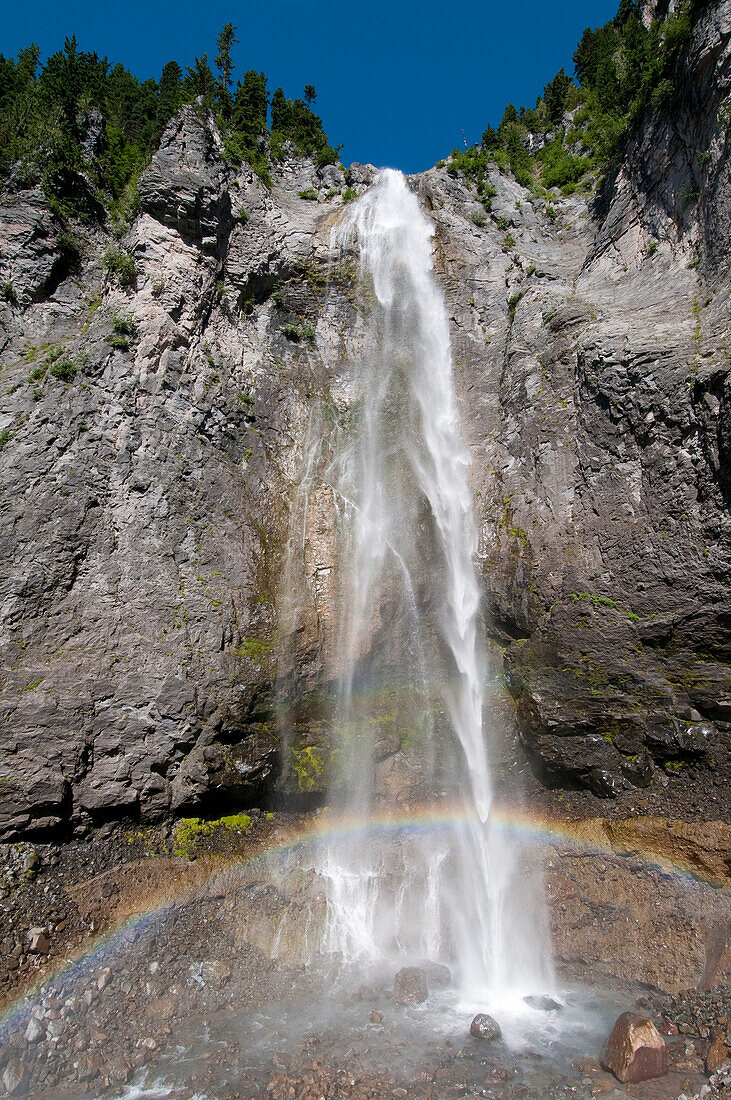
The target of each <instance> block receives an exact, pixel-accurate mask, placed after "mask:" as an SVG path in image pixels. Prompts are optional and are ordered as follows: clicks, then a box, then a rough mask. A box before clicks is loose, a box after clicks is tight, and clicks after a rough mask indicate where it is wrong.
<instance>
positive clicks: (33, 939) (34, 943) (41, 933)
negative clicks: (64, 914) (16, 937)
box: [28, 928, 51, 955]
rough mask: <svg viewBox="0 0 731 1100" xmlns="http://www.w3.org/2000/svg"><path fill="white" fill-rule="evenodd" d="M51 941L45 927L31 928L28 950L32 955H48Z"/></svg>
mask: <svg viewBox="0 0 731 1100" xmlns="http://www.w3.org/2000/svg"><path fill="white" fill-rule="evenodd" d="M50 946H51V942H50V940H49V939H48V936H47V935H46V930H45V928H31V929H30V931H29V932H28V950H29V951H30V953H31V955H47V954H48V951H49V949H50Z"/></svg>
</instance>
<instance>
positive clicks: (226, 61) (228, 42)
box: [216, 23, 238, 118]
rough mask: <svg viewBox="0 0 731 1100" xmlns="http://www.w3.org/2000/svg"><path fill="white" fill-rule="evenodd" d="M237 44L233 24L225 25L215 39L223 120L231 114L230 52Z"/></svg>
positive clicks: (231, 76) (231, 75) (232, 66)
mask: <svg viewBox="0 0 731 1100" xmlns="http://www.w3.org/2000/svg"><path fill="white" fill-rule="evenodd" d="M236 42H238V38H237V37H236V27H234V25H233V23H226V24H225V26H224V27H223V28H222V29H221V33H220V34H219V36H218V38H217V39H216V46H217V47H218V53H217V55H216V68H217V70H218V85H219V92H218V95H219V102H220V105H221V111H222V113H223V115H224V118H228V117H229V115H230V114H231V92H230V90H229V89H230V87H231V83H232V79H233V70H234V63H233V60H232V58H231V50H232V48H233V46H234V45H235V44H236Z"/></svg>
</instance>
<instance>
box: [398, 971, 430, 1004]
mask: <svg viewBox="0 0 731 1100" xmlns="http://www.w3.org/2000/svg"><path fill="white" fill-rule="evenodd" d="M428 996H429V989H428V987H427V984H426V974H425V972H424V971H423V970H422V969H421V967H419V966H404V967H402V968H401V970H399V971H398V973H397V974H396V976H395V978H394V980H393V999H394V1001H395V1002H396V1004H399V1005H418V1004H421V1003H422V1002H423V1001H425V1000H426V999H427V997H428Z"/></svg>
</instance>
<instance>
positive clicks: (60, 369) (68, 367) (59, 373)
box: [50, 359, 78, 382]
mask: <svg viewBox="0 0 731 1100" xmlns="http://www.w3.org/2000/svg"><path fill="white" fill-rule="evenodd" d="M77 370H78V367H77V366H76V364H75V363H74V362H73V361H72V360H71V359H57V360H56V361H55V363H52V364H51V366H50V373H51V374H52V375H53V377H54V378H58V380H59V381H60V382H73V380H74V378H75V377H76V372H77Z"/></svg>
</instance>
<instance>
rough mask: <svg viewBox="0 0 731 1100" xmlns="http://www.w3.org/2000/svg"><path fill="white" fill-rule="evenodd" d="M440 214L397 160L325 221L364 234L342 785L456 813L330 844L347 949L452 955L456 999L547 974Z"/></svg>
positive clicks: (341, 797)
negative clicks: (497, 719) (483, 556)
mask: <svg viewBox="0 0 731 1100" xmlns="http://www.w3.org/2000/svg"><path fill="white" fill-rule="evenodd" d="M433 234H434V229H433V226H432V225H431V223H430V222H429V221H428V219H427V218H426V217H425V215H424V214H423V213H422V210H421V208H420V206H419V202H418V200H417V198H416V196H415V195H414V194H413V193H412V192H411V191H410V190H409V188H408V186H407V184H406V181H405V179H404V177H403V176H402V175H401V173H399V172H395V171H391V170H386V171H383V172H381V173H380V174H379V175H378V177H377V179H376V181H375V183H374V185H373V186H372V187H371V188H370V190H369V191H368V192H367V193H366V194H365V195H363V196H362V197H361V198H360V199H359V200H358V201H357V202H355V203H354V204H353V206H352V207H351V208H350V210H349V211H348V213H347V214H346V217H345V218H344V220H343V223H342V225H341V226H340V228H339V229H337V230H335V231H334V233H333V248H334V249H336V250H337V249H352V248H357V249H358V251H359V257H360V284H361V288H362V302H363V306H364V312H366V313H367V315H368V321H367V331H366V337H365V341H364V344H365V349H366V350H365V351H364V352H363V353H362V354H360V355H359V356H357V360H356V362H357V365H356V367H355V377H354V381H353V386H354V389H355V392H356V400H355V402H354V404H353V415H352V418H351V420H352V423H351V428H350V431H349V433H346V434H345V435H344V437H343V438H342V439H341V440H340V441H339V442H337V441H336V443H335V454H336V457H335V459H334V460H333V463H332V465H331V467H330V469H329V471H328V475H327V479H328V481H329V482H330V484H331V485H332V486H333V488H334V490H335V492H336V496H337V499H338V507H339V509H340V513H341V525H340V526H341V530H340V542H341V555H340V557H341V563H340V575H341V578H342V588H341V593H340V603H341V609H342V612H341V624H340V637H339V645H338V652H339V657H340V662H341V668H342V673H341V677H340V682H339V685H338V693H337V708H336V715H335V725H336V730H335V733H336V736H337V737H338V738H339V741H338V748H337V752H336V758H337V768H336V770H335V776H334V779H333V789H332V792H331V802H332V803H333V804H334V805H337V806H338V807H339V808H340V809H341V810H342V811H344V812H347V813H348V814H350V815H351V816H355V818H356V819H362V821H363V822H364V825H365V824H366V823H367V822H368V820H369V818H370V816H371V815H372V814H373V813H374V811H377V810H379V809H383V808H386V809H387V808H388V807H389V806H393V805H397V806H398V807H399V810H400V813H402V814H403V812H404V804H406V805H408V804H413V803H416V802H424V801H425V800H430V801H432V802H434V801H436V802H437V803H438V802H439V800H440V799H442V800H444V803H445V805H446V804H448V805H449V806H451V807H452V808H453V810H454V814H453V821H454V824H453V826H452V827H451V828H446V829H441V830H435V829H423V830H419V829H408V830H404V831H403V834H402V835H400V836H399V837H398V838H397V839H396V840H394V838H393V837H388V838H384V837H379V836H375V837H374V836H373V835H372V834H370V833H369V832H368V831H367V830H364V832H363V834H362V835H360V836H357V838H356V839H354V840H348V841H345V840H343V839H342V838H340V839H338V840H337V842H335V841H333V842H331V843H329V844H327V845H326V846H325V848H324V851H323V853H322V861H321V863H320V866H319V868H318V869H319V870H320V872H321V874H322V875H323V876H324V878H325V880H326V882H327V886H328V918H329V920H328V947H329V948H330V950H333V951H337V952H340V953H342V955H343V957H344V959H345V960H346V961H348V962H355V963H362V962H372V963H375V962H379V961H384V962H389V963H395V964H400V963H402V962H404V961H407V960H419V959H431V960H433V961H440V962H445V963H447V964H448V965H449V966H450V967H451V969H452V971H453V973H454V976H455V978H456V979H457V981H458V982H459V985H460V987H461V989H462V992H463V994H464V996H465V998H467V999H470V1000H479V999H480V998H482V999H483V1000H485V999H487V1000H488V1001H489V1003H493V1004H494V1003H495V1002H496V1001H498V1000H499V1001H504V1000H505V999H506V998H507V999H509V998H510V997H512V996H514V995H522V994H523V993H529V992H536V991H537V990H538V991H541V990H543V989H545V988H546V987H547V986H548V985H549V984H550V961H549V955H548V952H547V950H546V948H545V936H544V919H543V908H542V901H541V900H540V898H539V892H538V891H534V889H533V888H532V885H531V881H530V876H528V875H526V873H525V868H524V866H523V863H522V861H521V858H520V853H519V852H518V851H517V850H516V848H515V846H514V845H513V843H512V842H511V841H510V840H509V839H508V838H506V837H505V836H503V835H501V834H500V832H499V831H498V830H497V829H496V828H495V826H494V825H493V822H492V821H491V815H490V808H491V799H492V791H491V781H490V773H489V768H488V753H487V748H486V743H485V742H486V736H485V730H484V728H483V713H484V711H485V685H486V684H487V683H488V681H489V677H490V673H489V670H488V666H487V661H486V658H485V653H484V648H483V644H482V636H481V635H482V632H481V619H480V594H479V587H478V583H477V578H476V575H475V569H474V564H473V557H474V554H475V551H476V548H477V531H476V524H475V519H474V514H473V506H472V498H471V492H470V487H469V482H468V466H469V462H470V457H469V454H468V452H467V450H466V448H465V446H464V444H463V442H462V439H461V432H460V419H459V411H458V407H457V400H456V395H455V390H454V382H453V374H452V358H451V349H450V338H449V324H448V318H447V313H446V309H445V304H444V300H443V297H442V294H441V291H440V289H439V286H438V284H437V282H436V279H435V277H434V271H433V263H432V237H433Z"/></svg>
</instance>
